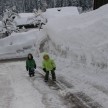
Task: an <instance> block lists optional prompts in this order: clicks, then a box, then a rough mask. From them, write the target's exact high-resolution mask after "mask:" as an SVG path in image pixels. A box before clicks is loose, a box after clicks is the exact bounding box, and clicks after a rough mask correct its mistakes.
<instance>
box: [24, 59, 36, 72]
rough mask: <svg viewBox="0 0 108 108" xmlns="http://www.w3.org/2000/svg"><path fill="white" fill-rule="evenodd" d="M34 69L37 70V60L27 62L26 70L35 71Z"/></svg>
mask: <svg viewBox="0 0 108 108" xmlns="http://www.w3.org/2000/svg"><path fill="white" fill-rule="evenodd" d="M34 68H36V63H35V60H34V59H28V60H27V61H26V69H27V70H29V69H34Z"/></svg>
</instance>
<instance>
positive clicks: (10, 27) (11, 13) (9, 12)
mask: <svg viewBox="0 0 108 108" xmlns="http://www.w3.org/2000/svg"><path fill="white" fill-rule="evenodd" d="M16 17H19V15H18V12H17V10H16V7H15V6H13V7H12V8H9V9H6V10H5V11H4V13H3V19H2V28H3V29H2V32H3V33H5V34H6V36H8V35H10V34H11V33H12V32H17V31H18V28H17V27H16V22H15V21H14V19H15V18H16Z"/></svg>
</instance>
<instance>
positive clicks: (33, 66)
mask: <svg viewBox="0 0 108 108" xmlns="http://www.w3.org/2000/svg"><path fill="white" fill-rule="evenodd" d="M35 69H36V63H35V60H34V59H33V55H32V54H28V58H27V60H26V70H27V71H29V76H30V77H32V76H34V74H35Z"/></svg>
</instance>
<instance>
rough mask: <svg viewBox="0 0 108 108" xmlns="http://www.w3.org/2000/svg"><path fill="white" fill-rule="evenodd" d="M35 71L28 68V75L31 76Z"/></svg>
mask: <svg viewBox="0 0 108 108" xmlns="http://www.w3.org/2000/svg"><path fill="white" fill-rule="evenodd" d="M34 74H35V72H34V69H29V76H30V77H32V76H34Z"/></svg>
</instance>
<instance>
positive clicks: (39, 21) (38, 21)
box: [28, 9, 47, 29]
mask: <svg viewBox="0 0 108 108" xmlns="http://www.w3.org/2000/svg"><path fill="white" fill-rule="evenodd" d="M33 13H34V16H33V17H30V18H28V22H29V23H30V24H34V26H38V28H39V29H41V28H42V25H45V24H46V23H47V19H46V18H45V17H44V16H43V14H42V11H41V10H36V9H34V10H33Z"/></svg>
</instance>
